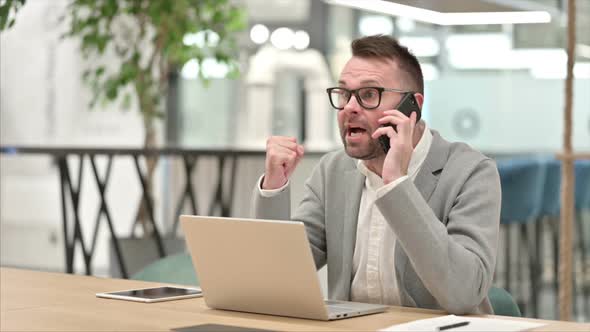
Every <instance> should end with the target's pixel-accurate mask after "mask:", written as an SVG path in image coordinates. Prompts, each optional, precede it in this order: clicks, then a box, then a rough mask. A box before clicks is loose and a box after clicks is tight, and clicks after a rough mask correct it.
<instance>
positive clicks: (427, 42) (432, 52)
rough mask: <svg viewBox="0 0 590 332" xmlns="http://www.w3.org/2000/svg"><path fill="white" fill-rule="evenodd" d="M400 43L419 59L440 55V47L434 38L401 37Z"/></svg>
mask: <svg viewBox="0 0 590 332" xmlns="http://www.w3.org/2000/svg"><path fill="white" fill-rule="evenodd" d="M399 43H400V44H401V45H403V46H405V47H407V48H408V49H409V50H410V51H411V52H412V54H414V55H415V56H417V57H427V56H436V55H438V54H439V53H440V45H439V44H438V41H437V40H436V39H434V38H432V37H400V38H399Z"/></svg>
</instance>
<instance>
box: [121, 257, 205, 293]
mask: <svg viewBox="0 0 590 332" xmlns="http://www.w3.org/2000/svg"><path fill="white" fill-rule="evenodd" d="M131 279H134V280H144V281H155V282H162V283H170V284H179V285H187V286H189V285H192V286H198V285H199V279H198V278H197V275H196V273H195V269H194V268H193V262H192V260H191V257H190V255H189V254H188V253H180V254H175V255H170V256H167V257H164V258H162V259H159V260H157V261H155V262H153V263H151V264H149V265H147V266H146V267H144V268H143V269H142V270H141V271H139V272H137V273H136V274H134V275H133V276H131Z"/></svg>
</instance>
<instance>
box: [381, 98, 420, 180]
mask: <svg viewBox="0 0 590 332" xmlns="http://www.w3.org/2000/svg"><path fill="white" fill-rule="evenodd" d="M396 108H397V109H394V110H390V111H385V112H384V116H383V117H382V118H381V119H379V123H380V124H381V127H380V128H378V129H377V130H375V132H373V135H372V137H373V139H379V140H380V142H381V145H382V146H383V149H384V151H385V154H386V156H385V161H384V162H383V169H382V171H381V177H382V178H383V182H384V183H385V184H388V183H390V182H392V181H395V180H396V179H398V178H400V177H402V176H404V175H407V174H408V166H409V164H410V158H411V157H412V152H413V150H414V144H413V138H414V128H415V126H416V123H417V122H418V120H420V115H421V114H420V107H419V106H418V103H417V102H416V99H415V98H414V96H413V95H411V94H407V95H405V96H404V98H402V100H401V102H400V103H399V105H398V106H397V107H396Z"/></svg>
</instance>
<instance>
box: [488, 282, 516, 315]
mask: <svg viewBox="0 0 590 332" xmlns="http://www.w3.org/2000/svg"><path fill="white" fill-rule="evenodd" d="M488 298H489V299H490V303H491V304H492V308H493V309H494V315H501V316H512V317H521V316H522V314H521V313H520V309H518V305H516V301H514V298H512V295H510V293H508V292H507V291H506V290H505V289H504V288H500V287H495V286H492V287H491V288H490V291H489V292H488Z"/></svg>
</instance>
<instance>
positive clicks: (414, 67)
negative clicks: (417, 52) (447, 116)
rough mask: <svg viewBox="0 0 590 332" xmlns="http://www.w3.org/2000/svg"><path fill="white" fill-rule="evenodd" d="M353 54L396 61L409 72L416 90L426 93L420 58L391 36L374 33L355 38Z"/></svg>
mask: <svg viewBox="0 0 590 332" xmlns="http://www.w3.org/2000/svg"><path fill="white" fill-rule="evenodd" d="M350 47H351V49H352V55H353V56H356V57H359V58H385V59H390V60H394V61H396V63H397V65H398V66H399V68H400V69H401V70H402V71H403V72H405V73H406V74H407V77H405V78H407V79H408V81H409V82H408V83H410V84H412V85H414V86H413V87H412V89H414V90H415V92H420V93H421V94H424V78H423V76H422V69H421V68H420V63H419V62H418V59H417V58H416V56H414V54H412V52H410V51H409V50H408V48H407V47H404V46H402V45H400V44H399V42H398V41H397V40H396V39H395V38H393V37H390V36H386V35H374V36H367V37H361V38H358V39H355V40H353V41H352V43H351V44H350Z"/></svg>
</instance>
